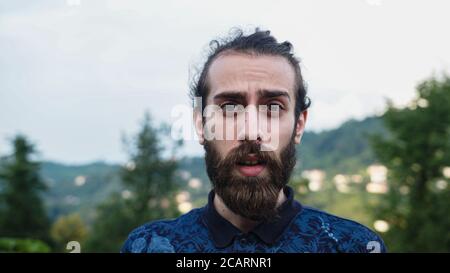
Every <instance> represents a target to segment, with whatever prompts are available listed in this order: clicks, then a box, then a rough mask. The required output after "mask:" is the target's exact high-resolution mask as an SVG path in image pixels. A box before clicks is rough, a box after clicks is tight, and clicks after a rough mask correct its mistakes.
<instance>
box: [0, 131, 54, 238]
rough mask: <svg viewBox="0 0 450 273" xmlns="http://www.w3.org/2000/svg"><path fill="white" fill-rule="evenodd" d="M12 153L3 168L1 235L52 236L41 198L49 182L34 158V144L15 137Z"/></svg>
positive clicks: (0, 177)
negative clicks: (46, 183) (42, 176)
mask: <svg viewBox="0 0 450 273" xmlns="http://www.w3.org/2000/svg"><path fill="white" fill-rule="evenodd" d="M12 145H13V153H12V154H11V155H10V156H7V157H6V158H5V160H4V163H3V166H2V168H1V170H0V179H1V180H2V181H3V182H2V184H3V185H2V186H1V187H0V188H1V192H0V194H1V195H0V203H1V205H0V209H1V211H0V237H16V238H32V239H40V240H44V241H48V240H49V226H50V223H49V220H48V218H47V214H46V211H45V207H44V204H43V202H42V200H41V193H42V192H43V191H45V190H46V186H45V184H44V182H43V181H42V179H41V177H40V176H39V163H38V162H35V161H33V160H31V157H32V155H33V154H34V153H35V150H34V147H33V145H32V144H30V143H29V142H28V140H27V139H26V137H25V136H21V135H18V136H16V137H15V138H14V139H13V140H12Z"/></svg>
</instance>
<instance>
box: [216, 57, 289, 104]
mask: <svg viewBox="0 0 450 273" xmlns="http://www.w3.org/2000/svg"><path fill="white" fill-rule="evenodd" d="M208 85H209V90H210V92H209V95H213V96H214V95H215V94H217V93H220V92H223V91H230V90H233V91H239V92H256V91H258V90H283V91H286V92H288V93H289V95H290V97H294V86H295V71H294V68H293V67H292V65H291V64H290V63H289V62H288V61H287V60H286V58H284V57H282V56H273V55H250V54H245V53H235V52H234V53H226V54H223V55H220V56H219V57H217V59H216V60H214V61H213V63H212V64H211V66H210V68H209V71H208Z"/></svg>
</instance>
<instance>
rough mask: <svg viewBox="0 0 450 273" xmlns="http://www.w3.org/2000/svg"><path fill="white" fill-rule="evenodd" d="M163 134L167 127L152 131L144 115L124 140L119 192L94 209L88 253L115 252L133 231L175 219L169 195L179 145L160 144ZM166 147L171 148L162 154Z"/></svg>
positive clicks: (153, 128)
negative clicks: (125, 153)
mask: <svg viewBox="0 0 450 273" xmlns="http://www.w3.org/2000/svg"><path fill="white" fill-rule="evenodd" d="M167 135H168V131H167V127H164V126H161V127H160V128H155V127H154V125H153V124H152V120H151V118H150V115H149V114H146V115H145V118H144V120H143V122H142V124H141V129H140V131H139V132H138V134H137V135H136V136H134V137H133V138H132V139H131V140H126V139H124V143H125V146H126V148H127V151H128V154H129V162H128V164H126V165H125V166H124V167H123V168H121V170H120V176H121V178H122V184H123V191H122V192H121V193H120V194H119V193H114V194H113V195H112V196H111V197H110V198H109V199H108V200H107V201H106V202H105V203H103V204H101V205H100V206H99V207H98V209H97V218H96V220H95V223H94V225H93V231H92V232H91V234H90V238H89V240H88V243H87V249H88V251H91V252H97V251H100V252H118V251H119V250H120V247H121V246H122V244H123V243H124V241H125V239H126V237H127V234H128V233H129V232H130V231H131V230H132V229H133V228H136V227H137V226H139V225H142V224H144V223H146V222H148V221H151V220H156V219H161V218H172V217H176V216H178V212H177V210H176V207H175V202H174V200H173V198H172V196H173V193H174V192H175V191H176V189H177V182H176V178H175V173H176V170H177V161H176V159H175V152H176V149H177V148H178V147H179V146H180V145H181V143H179V142H178V143H172V142H170V143H164V140H165V139H168V138H169V137H170V136H167ZM164 137H166V138H164ZM166 142H167V141H166ZM168 145H172V149H171V152H169V154H166V155H165V154H164V152H165V151H166V149H165V148H167V147H168Z"/></svg>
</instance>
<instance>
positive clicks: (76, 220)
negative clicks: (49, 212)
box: [50, 213, 88, 252]
mask: <svg viewBox="0 0 450 273" xmlns="http://www.w3.org/2000/svg"><path fill="white" fill-rule="evenodd" d="M87 232H88V231H87V228H86V225H85V223H84V222H83V220H82V219H81V217H80V215H79V214H78V213H72V214H69V215H65V216H60V217H59V218H58V219H57V220H56V221H55V222H54V223H53V225H52V228H51V232H50V235H51V237H52V239H53V241H54V242H56V244H57V248H58V250H60V251H62V252H64V251H66V245H67V243H68V242H70V241H77V242H79V243H80V244H81V245H82V244H83V242H84V240H85V239H86V236H87Z"/></svg>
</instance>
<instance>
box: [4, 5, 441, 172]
mask: <svg viewBox="0 0 450 273" xmlns="http://www.w3.org/2000/svg"><path fill="white" fill-rule="evenodd" d="M449 3H450V2H449V1H445V0H442V1H437V0H436V1H411V0H409V1H407V0H405V1H400V0H398V1H397V0H348V1H346V0H342V1H335V0H334V1H333V0H330V1H318V0H311V1H299V0H295V1H262V0H257V1H242V0H239V1H231V0H227V1H200V0H195V1H194V0H192V1H181V0H180V1H167V0H165V1H146V0H143V1H119V0H113V1H112V0H110V1H107V0H89V1H86V0H44V1H25V0H23V1H18V0H14V1H10V0H0V154H5V153H7V152H9V144H8V142H7V140H8V138H10V137H12V136H14V135H15V134H16V133H18V132H21V133H24V134H26V135H27V136H28V137H29V138H30V139H31V140H32V141H33V142H34V143H35V144H37V146H38V148H39V150H40V151H41V156H42V158H43V159H47V160H58V161H62V162H66V163H83V162H90V161H94V160H105V161H109V162H123V161H124V160H125V159H126V155H125V153H124V150H123V148H122V145H121V141H120V139H121V133H122V132H126V133H128V134H131V133H134V132H136V130H137V129H138V122H139V120H140V119H141V118H142V116H143V114H144V112H145V111H146V110H149V111H150V112H151V113H152V114H153V116H154V117H155V119H156V120H157V121H167V122H169V121H170V120H171V119H170V111H171V109H172V107H173V106H174V105H178V104H189V98H188V96H187V93H188V79H189V68H190V67H192V65H195V64H196V63H199V62H200V61H201V60H202V56H203V55H202V54H203V52H204V49H205V48H206V46H207V44H208V42H209V41H210V40H211V39H213V38H215V37H218V36H223V35H224V34H227V33H228V30H229V29H230V28H231V27H233V26H241V27H244V28H250V27H252V26H261V27H263V28H265V29H270V30H271V31H272V33H273V34H274V35H275V36H276V37H277V38H278V40H280V41H284V40H289V41H290V42H291V43H292V44H293V45H294V48H295V52H296V54H297V56H298V57H300V59H301V61H302V69H303V73H304V78H305V80H306V82H307V84H308V87H309V90H308V91H309V96H310V97H311V99H312V102H313V106H312V108H311V110H310V114H309V120H308V123H307V129H308V130H316V131H317V130H323V129H329V128H334V127H336V126H338V125H339V124H341V123H342V122H344V121H345V120H348V119H350V118H357V119H360V118H363V117H365V116H368V115H373V114H376V113H381V112H382V111H383V109H384V105H385V99H386V98H390V99H392V100H393V101H394V102H395V103H397V104H399V105H401V104H405V103H406V102H407V101H408V100H410V99H411V98H412V97H413V96H414V94H415V91H414V88H415V86H416V85H417V83H418V82H419V81H421V80H423V79H425V78H427V77H429V76H431V75H432V74H433V73H437V74H439V73H441V72H443V71H447V72H448V71H449V65H450V50H449V48H450V37H449V35H448V32H449V31H448V28H449V26H450V16H448V11H449V10H450V9H449V8H450V4H449ZM183 153H185V154H190V155H192V154H201V153H202V149H201V146H200V145H198V144H197V143H196V142H195V141H191V142H187V143H186V146H185V148H184V150H183Z"/></svg>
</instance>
